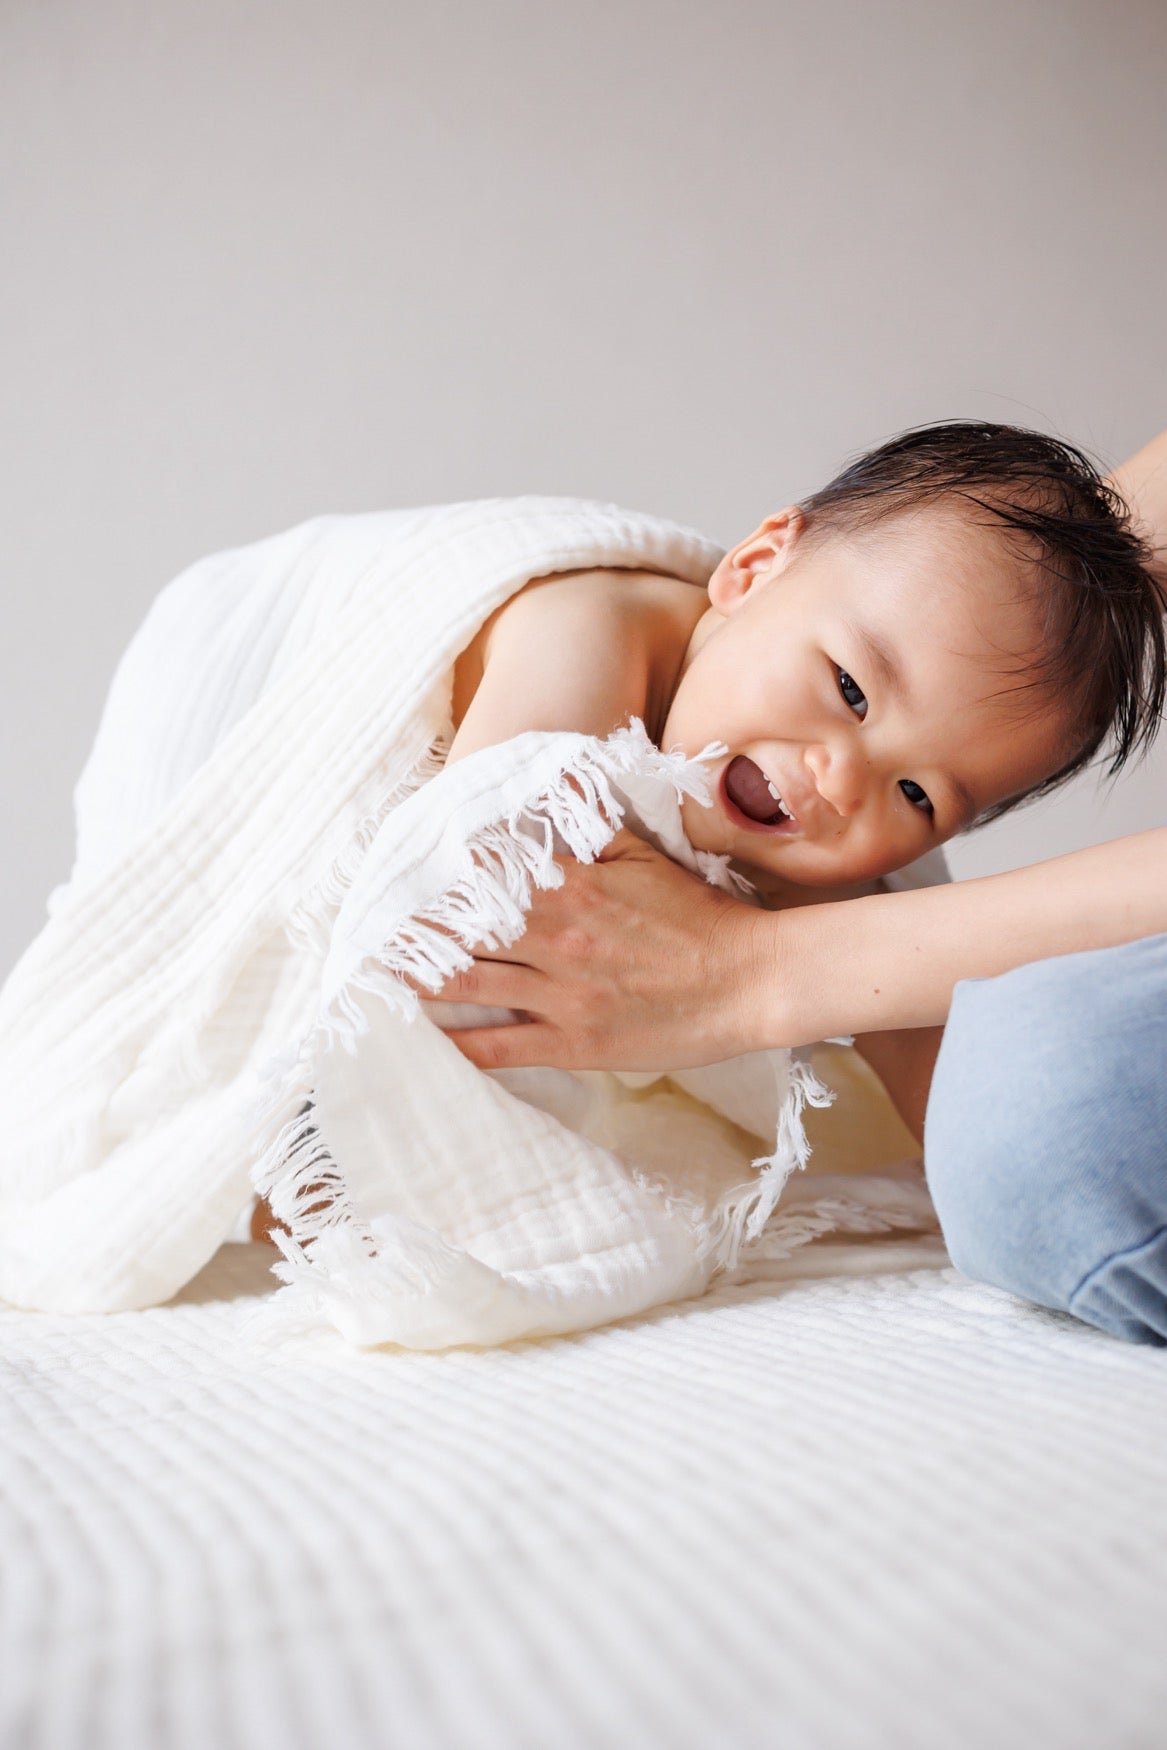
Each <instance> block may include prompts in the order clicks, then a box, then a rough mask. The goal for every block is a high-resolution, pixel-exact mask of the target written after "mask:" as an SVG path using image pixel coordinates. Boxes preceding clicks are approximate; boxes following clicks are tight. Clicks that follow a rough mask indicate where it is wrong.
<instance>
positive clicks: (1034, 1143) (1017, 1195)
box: [924, 979, 1042, 1299]
mask: <svg viewBox="0 0 1167 1750" xmlns="http://www.w3.org/2000/svg"><path fill="white" fill-rule="evenodd" d="M1003 983H1004V981H1003V980H999V979H992V980H985V981H983V982H977V983H968V984H963V985H961V986H959V987H958V989H957V992H956V996H955V999H954V1001H953V1006H952V1012H951V1015H950V1017H949V1021H948V1025H947V1027H946V1029H945V1034H944V1043H943V1045H942V1047H941V1051H940V1056H939V1058H938V1060H937V1063H936V1070H935V1074H934V1076H933V1081H932V1092H931V1096H930V1099H929V1102H928V1117H927V1125H926V1128H925V1135H924V1161H925V1169H926V1172H927V1177H928V1188H929V1190H930V1192H931V1195H932V1201H933V1203H934V1204H935V1206H936V1214H937V1216H938V1217H939V1220H940V1227H941V1231H942V1232H943V1235H944V1241H945V1244H946V1246H947V1247H948V1252H949V1256H950V1257H951V1259H952V1261H953V1263H954V1264H955V1265H956V1266H957V1268H958V1269H959V1270H962V1271H963V1272H964V1273H965V1275H967V1276H972V1277H975V1278H976V1279H977V1280H978V1281H982V1282H991V1283H993V1284H995V1285H996V1286H997V1287H1000V1288H1007V1289H1010V1290H1012V1291H1013V1292H1014V1293H1020V1294H1025V1295H1026V1296H1027V1298H1031V1299H1032V1298H1033V1282H1032V1269H1031V1263H1030V1256H1029V1254H1030V1250H1031V1239H1032V1235H1031V1233H1030V1232H1029V1229H1030V1228H1031V1226H1032V1224H1033V1220H1034V1211H1035V1207H1036V1198H1035V1196H1033V1195H1030V1196H1026V1194H1025V1188H1024V1181H1025V1180H1027V1179H1028V1180H1033V1179H1036V1178H1038V1177H1040V1176H1041V1169H1040V1165H1039V1156H1040V1154H1041V1149H1040V1129H1041V1128H1042V1127H1041V1126H1040V1124H1039V1120H1038V1115H1037V1113H1036V1112H1035V1109H1034V1102H1033V1100H1032V1098H1031V1097H1030V1094H1029V1090H1028V1088H1027V1085H1026V1080H1025V1077H1024V1073H1023V1072H1022V1071H1021V1070H1020V1068H1019V1066H1018V1065H1017V1063H1016V1058H1015V1056H1014V1055H1013V1054H1009V1053H1003V1052H1002V1050H1001V1045H1002V1043H1003V1031H1007V1024H1008V1016H1009V1005H1008V998H1007V994H1006V993H1005V992H1004V991H1003V989H1002V988H1001V987H1002V985H1003Z"/></svg>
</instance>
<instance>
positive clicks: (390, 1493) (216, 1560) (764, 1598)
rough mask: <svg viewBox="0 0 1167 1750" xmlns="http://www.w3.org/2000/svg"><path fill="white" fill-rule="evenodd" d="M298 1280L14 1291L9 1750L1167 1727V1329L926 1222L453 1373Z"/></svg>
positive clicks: (233, 1275) (8, 1364)
mask: <svg viewBox="0 0 1167 1750" xmlns="http://www.w3.org/2000/svg"><path fill="white" fill-rule="evenodd" d="M269 1262H270V1254H269V1253H267V1252H266V1251H265V1249H264V1248H260V1247H246V1246H228V1247H225V1248H224V1249H223V1251H222V1252H220V1253H219V1255H218V1256H217V1257H216V1258H215V1259H214V1260H213V1262H212V1263H211V1264H210V1265H209V1266H208V1267H207V1268H206V1269H205V1270H204V1271H203V1273H202V1274H201V1275H200V1276H199V1277H198V1278H196V1279H195V1281H194V1282H193V1283H191V1284H190V1285H189V1286H188V1287H187V1288H186V1289H185V1290H184V1291H183V1292H182V1293H181V1294H180V1295H179V1296H178V1298H177V1299H176V1300H175V1301H173V1302H171V1303H170V1304H168V1305H165V1306H161V1307H157V1308H153V1309H151V1310H147V1311H141V1312H127V1313H117V1314H111V1315H107V1316H83V1317H73V1318H66V1317H59V1316H56V1315H51V1314H29V1313H20V1312H15V1311H11V1310H0V1352H2V1355H3V1361H2V1368H3V1381H4V1409H3V1436H2V1439H0V1482H2V1505H0V1512H2V1529H0V1573H2V1576H3V1585H4V1612H5V1614H4V1620H3V1632H2V1639H0V1691H2V1696H3V1711H2V1713H0V1742H2V1743H3V1745H4V1747H5V1750H26V1747H27V1750H171V1747H174V1750H177V1747H182V1750H234V1747H239V1750H258V1747H261V1746H262V1747H266V1746H272V1747H273V1750H275V1747H276V1746H278V1747H279V1750H297V1747H303V1750H366V1747H367V1750H374V1747H376V1750H384V1747H392V1750H495V1747H498V1750H512V1747H513V1750H519V1747H523V1750H527V1747H530V1750H584V1747H587V1750H593V1747H595V1750H599V1747H601V1746H603V1747H604V1750H609V1747H620V1750H623V1747H630V1750H642V1747H643V1750H656V1747H660V1750H690V1747H692V1750H710V1747H743V1750H744V1747H746V1746H750V1747H753V1746H757V1747H758V1750H762V1747H766V1750H770V1747H776V1750H811V1747H813V1750H868V1747H871V1750H875V1747H879V1750H916V1747H918V1750H945V1747H947V1746H960V1747H961V1750H964V1747H968V1750H989V1747H992V1750H1012V1747H1013V1746H1016V1747H1017V1750H1047V1747H1054V1746H1056V1747H1057V1750H1078V1747H1081V1750H1159V1747H1160V1746H1162V1744H1163V1743H1164V1742H1165V1741H1167V1659H1165V1658H1164V1653H1163V1647H1164V1627H1165V1619H1164V1601H1165V1599H1167V1490H1165V1488H1164V1479H1165V1469H1167V1460H1165V1454H1167V1351H1165V1350H1161V1349H1160V1350H1156V1349H1149V1348H1148V1349H1137V1348H1131V1347H1127V1346H1125V1345H1123V1344H1121V1343H1119V1342H1117V1341H1115V1340H1113V1339H1111V1338H1108V1337H1106V1336H1104V1335H1102V1334H1101V1333H1099V1332H1096V1331H1093V1330H1091V1329H1088V1328H1087V1327H1085V1326H1083V1325H1079V1324H1077V1323H1075V1322H1073V1321H1072V1320H1070V1319H1068V1318H1064V1317H1060V1316H1057V1315H1053V1314H1045V1313H1042V1312H1038V1311H1035V1310H1033V1309H1030V1308H1027V1307H1023V1306H1021V1305H1019V1304H1018V1303H1017V1302H1015V1301H1012V1300H1011V1299H1009V1298H1008V1297H1006V1296H1004V1295H1001V1294H998V1293H996V1292H994V1291H991V1290H988V1289H983V1288H979V1287H976V1286H974V1285H972V1284H970V1283H968V1282H967V1281H965V1280H964V1279H963V1278H962V1277H960V1276H959V1275H958V1274H957V1273H956V1272H955V1271H953V1270H952V1269H950V1268H947V1267H944V1263H943V1254H942V1253H941V1252H940V1250H939V1245H938V1242H937V1241H936V1240H934V1239H927V1238H924V1239H917V1240H914V1241H903V1240H895V1239H888V1238H880V1239H873V1240H871V1241H868V1242H866V1243H858V1244H856V1243H852V1244H850V1245H846V1246H837V1245H836V1246H830V1245H826V1244H824V1243H822V1242H820V1243H818V1244H817V1245H814V1246H811V1247H809V1248H808V1249H807V1251H806V1252H805V1253H801V1254H798V1255H797V1256H796V1257H794V1258H792V1259H788V1260H787V1261H786V1262H785V1263H784V1264H781V1265H777V1266H766V1265H765V1264H764V1263H758V1264H756V1265H754V1266H753V1268H754V1270H755V1272H756V1273H757V1274H756V1275H755V1279H754V1280H753V1281H751V1282H746V1283H741V1282H737V1283H734V1282H726V1283H723V1285H721V1286H720V1287H719V1288H718V1289H717V1290H716V1291H715V1292H714V1293H711V1294H710V1295H708V1296H707V1297H706V1298H705V1299H703V1300H700V1301H697V1302H690V1303H688V1304H685V1305H681V1306H676V1307H668V1308H663V1309H659V1310H657V1311H656V1312H654V1313H650V1314H647V1315H644V1316H642V1317H639V1318H636V1319H634V1320H628V1321H626V1322H625V1323H623V1324H621V1325H616V1326H613V1327H610V1328H606V1329H602V1330H596V1331H591V1332H588V1333H586V1334H583V1335H579V1336H571V1337H560V1338H552V1339H546V1340H543V1341H539V1342H522V1343H516V1344H514V1345H512V1346H510V1347H506V1348H500V1349H495V1350H489V1351H480V1350H471V1349H453V1350H449V1351H447V1352H445V1353H439V1354H426V1353H408V1352H404V1351H400V1350H381V1351H372V1352H360V1351H355V1350H353V1349H351V1348H348V1347H346V1346H345V1345H344V1344H343V1342H342V1341H341V1340H340V1339H339V1338H337V1337H335V1336H332V1337H329V1336H323V1335H321V1336H316V1337H313V1338H312V1339H310V1340H309V1341H308V1342H307V1343H305V1344H302V1345H299V1346H295V1347H287V1346H284V1347H281V1348H278V1349H268V1350H263V1349H256V1347H255V1346H254V1344H253V1343H249V1342H248V1341H246V1335H247V1331H248V1329H249V1326H250V1325H251V1323H252V1321H253V1318H254V1315H255V1312H256V1309H257V1307H258V1305H259V1302H260V1301H261V1299H262V1298H263V1297H265V1296H266V1295H268V1294H269V1293H270V1291H271V1288H272V1286H273V1285H272V1281H271V1278H270V1276H268V1275H267V1273H266V1268H267V1264H268V1263H269ZM768 1268H769V1269H770V1270H771V1271H774V1272H776V1273H777V1274H778V1276H779V1277H780V1278H781V1279H780V1280H765V1279H764V1277H765V1273H766V1270H767V1269H768ZM824 1269H833V1270H834V1271H835V1272H836V1273H835V1274H834V1275H832V1276H829V1277H825V1278H821V1279H814V1273H815V1272H816V1271H822V1270H824ZM859 1272H861V1273H859ZM889 1272H890V1273H889ZM759 1276H760V1277H762V1278H763V1279H760V1280H759V1279H758V1277H759Z"/></svg>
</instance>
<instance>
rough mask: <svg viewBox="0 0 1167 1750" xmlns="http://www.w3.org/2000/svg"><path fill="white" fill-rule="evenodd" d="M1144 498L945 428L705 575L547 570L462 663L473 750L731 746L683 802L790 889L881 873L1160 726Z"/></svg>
mask: <svg viewBox="0 0 1167 1750" xmlns="http://www.w3.org/2000/svg"><path fill="white" fill-rule="evenodd" d="M1146 558H1147V555H1146V553H1145V552H1144V549H1143V547H1142V546H1141V544H1140V542H1139V540H1138V538H1137V537H1136V535H1135V534H1134V533H1133V532H1132V530H1131V528H1130V526H1129V523H1128V521H1127V517H1126V512H1125V509H1124V507H1123V506H1122V504H1121V502H1120V501H1119V500H1118V499H1117V498H1116V497H1115V496H1114V494H1112V493H1111V492H1110V490H1109V489H1108V488H1107V487H1106V486H1105V485H1104V484H1103V482H1102V481H1101V480H1100V479H1099V477H1098V475H1097V473H1096V472H1095V470H1094V469H1093V467H1092V466H1091V464H1090V463H1089V462H1088V461H1087V459H1086V458H1085V457H1084V456H1083V455H1082V454H1081V453H1080V452H1079V451H1077V450H1075V449H1073V448H1072V447H1070V446H1069V445H1066V444H1063V443H1060V442H1058V441H1057V440H1056V439H1053V438H1049V437H1046V436H1044V435H1042V434H1039V433H1035V432H1030V431H1024V430H1020V429H1018V428H1016V427H1012V426H1005V425H988V424H980V423H975V422H968V421H958V422H954V423H950V424H943V425H936V426H928V427H923V428H921V429H919V430H915V431H910V432H907V433H905V434H904V435H903V436H901V437H898V438H895V439H893V440H892V441H891V442H889V443H886V444H884V445H882V446H881V447H880V448H878V449H875V450H872V451H871V452H870V453H869V454H867V455H865V456H863V457H861V458H860V459H859V460H858V461H857V462H855V463H853V464H852V465H851V466H850V467H848V468H847V469H846V470H844V472H843V473H841V474H840V475H839V476H838V477H837V478H836V479H834V480H833V481H831V483H830V484H829V485H828V486H826V487H825V488H824V489H823V490H822V491H820V492H816V493H814V494H813V495H812V496H811V497H810V498H808V499H806V500H805V501H804V502H803V503H802V504H800V505H793V506H789V507H788V508H786V509H785V510H781V511H778V512H777V513H775V514H774V515H772V516H768V517H767V518H766V519H765V521H764V522H763V523H762V524H761V525H760V526H759V527H758V528H757V529H755V530H754V532H753V533H752V534H750V535H748V536H747V537H746V538H745V540H743V541H739V542H738V543H737V544H736V545H735V546H734V547H732V548H731V549H730V551H729V552H728V553H727V554H726V555H725V557H724V558H723V559H722V560H721V562H720V564H719V565H718V566H717V568H716V570H715V571H714V572H713V575H712V577H711V578H710V579H709V583H708V586H707V590H706V591H701V590H698V589H695V588H694V587H693V585H692V584H691V583H686V582H684V581H682V580H681V579H679V578H674V577H668V576H663V575H660V574H657V573H653V572H633V571H586V572H569V573H560V574H557V575H554V576H550V577H542V578H537V579H535V580H534V581H533V582H532V583H530V584H528V585H527V587H526V588H525V589H523V590H521V591H520V592H519V593H518V594H517V595H515V596H514V597H512V598H511V599H510V600H509V601H508V602H506V603H505V604H504V605H503V607H501V608H500V609H499V610H498V611H497V612H496V613H494V614H493V615H492V616H491V618H490V619H489V620H488V621H487V622H486V624H485V625H484V626H483V627H482V629H481V631H480V632H479V634H478V635H477V636H476V637H475V639H474V641H473V642H472V643H471V644H470V645H469V647H468V648H467V649H466V650H465V651H464V652H463V654H462V656H461V658H460V659H459V662H458V665H457V669H456V674H455V687H454V701H453V710H454V723H455V728H456V736H455V740H454V743H453V746H452V749H451V752H450V756H449V757H450V759H451V760H456V759H458V758H460V757H462V756H464V755H466V754H468V753H470V752H473V751H474V750H475V749H477V748H480V747H483V746H487V745H489V744H491V743H494V742H499V741H503V740H505V739H507V738H508V737H510V736H512V735H516V734H518V733H520V732H521V731H523V730H528V729H547V730H553V729H573V730H581V731H585V732H588V733H593V734H596V735H606V734H608V733H609V732H610V731H611V730H613V729H615V728H616V727H617V726H618V725H619V724H621V723H624V722H626V721H627V720H628V718H629V717H630V716H638V717H641V718H643V720H644V723H645V725H646V727H647V729H648V732H649V734H650V736H651V737H652V738H653V740H654V741H656V742H657V743H658V745H659V746H661V747H662V748H664V749H673V748H681V749H683V750H684V752H685V753H686V754H687V755H690V756H692V755H695V754H697V753H699V752H700V751H701V749H702V748H703V747H705V746H706V745H707V744H708V743H709V742H711V741H719V742H723V743H725V745H726V746H727V748H728V752H727V753H726V754H725V755H724V756H723V757H722V758H721V760H720V761H719V762H718V763H717V765H716V766H715V768H714V769H713V777H714V806H713V807H712V808H703V807H701V806H699V805H698V804H696V803H694V802H692V801H686V802H685V804H684V813H683V817H684V825H685V830H686V832H687V833H688V836H689V839H690V841H691V842H692V844H693V845H694V847H695V848H697V849H700V850H708V851H716V852H722V853H728V854H729V855H730V856H731V857H732V858H733V860H734V862H735V863H736V864H738V865H740V866H742V867H743V868H744V869H745V870H746V871H747V872H748V874H749V876H750V878H751V879H752V880H754V881H755V883H756V884H758V885H760V886H761V887H762V888H763V889H764V891H765V892H766V893H767V894H768V895H770V896H771V897H772V898H774V899H775V900H776V901H777V902H778V903H790V902H798V901H805V900H806V899H807V898H809V897H811V896H812V894H811V892H808V891H807V890H812V891H813V890H818V889H824V888H825V889H831V890H833V893H832V896H833V897H842V896H843V894H841V893H840V889H846V888H853V889H854V890H855V891H863V890H864V887H865V884H870V883H871V882H872V881H873V880H875V879H876V878H878V877H879V876H882V875H885V874H888V873H889V872H891V871H893V870H896V869H899V868H902V867H903V866H904V865H906V864H908V863H911V862H913V861H914V860H915V859H916V858H918V857H920V856H922V855H923V854H924V853H925V852H927V851H928V850H930V849H932V848H933V847H934V846H937V845H939V844H941V843H942V842H943V841H944V840H945V839H949V838H951V837H952V836H953V835H954V834H956V833H959V832H962V831H964V830H965V829H966V828H967V827H968V826H970V825H971V824H972V823H973V822H975V821H982V820H985V819H989V818H994V817H995V816H997V815H999V814H1001V813H1003V812H1004V811H1005V810H1006V809H1009V808H1011V807H1013V806H1015V805H1016V804H1017V803H1018V802H1020V801H1022V800H1023V799H1025V798H1026V797H1029V796H1032V795H1034V794H1037V793H1043V792H1045V791H1048V790H1051V789H1053V788H1054V787H1055V786H1056V785H1058V784H1061V783H1063V782H1064V781H1065V780H1066V779H1067V778H1069V777H1070V776H1071V775H1072V774H1073V773H1075V772H1077V771H1079V770H1080V769H1081V768H1082V767H1083V766H1084V765H1085V764H1086V763H1087V762H1088V761H1089V760H1090V759H1091V758H1092V757H1093V755H1094V754H1095V753H1096V752H1097V751H1098V749H1099V748H1100V747H1101V746H1102V745H1103V744H1104V743H1105V742H1106V741H1107V739H1108V738H1111V739H1112V742H1113V746H1112V758H1111V764H1110V769H1111V770H1112V771H1116V770H1117V769H1118V768H1119V767H1120V766H1121V765H1122V764H1123V763H1124V762H1125V761H1126V760H1127V759H1128V758H1129V757H1130V755H1131V754H1132V753H1133V752H1134V751H1135V750H1136V748H1138V747H1139V746H1140V745H1141V744H1142V743H1143V742H1144V741H1145V740H1146V739H1147V738H1148V737H1149V736H1150V734H1151V733H1152V732H1153V729H1154V713H1153V709H1152V708H1151V707H1150V706H1149V704H1148V702H1147V689H1146V685H1145V677H1146V675H1147V674H1148V672H1149V668H1150V665H1151V663H1152V661H1153V655H1154V651H1155V649H1156V648H1157V644H1156V640H1158V639H1161V637H1162V633H1161V630H1160V622H1159V616H1160V615H1161V612H1162V604H1161V602H1160V599H1159V597H1158V594H1157V592H1156V588H1155V585H1154V583H1153V582H1152V579H1151V577H1150V575H1149V573H1148V571H1147V570H1146V568H1145V562H1146Z"/></svg>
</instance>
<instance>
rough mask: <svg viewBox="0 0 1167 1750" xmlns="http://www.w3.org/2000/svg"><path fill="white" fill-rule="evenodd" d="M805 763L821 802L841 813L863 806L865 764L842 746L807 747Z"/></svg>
mask: <svg viewBox="0 0 1167 1750" xmlns="http://www.w3.org/2000/svg"><path fill="white" fill-rule="evenodd" d="M806 763H807V765H808V767H809V768H810V772H811V776H812V777H813V778H814V781H815V787H816V789H817V790H818V793H819V795H820V796H821V797H822V799H823V801H824V802H826V803H827V804H828V805H829V806H830V807H831V808H833V809H834V811H835V813H836V814H840V815H842V816H844V818H845V817H846V816H848V815H851V814H857V813H858V812H859V810H860V808H862V806H863V797H864V794H865V790H866V767H865V765H864V762H863V761H862V760H861V759H859V758H858V756H857V755H856V754H853V753H851V752H850V750H848V749H846V748H834V749H832V748H828V747H808V748H807V750H806Z"/></svg>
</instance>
